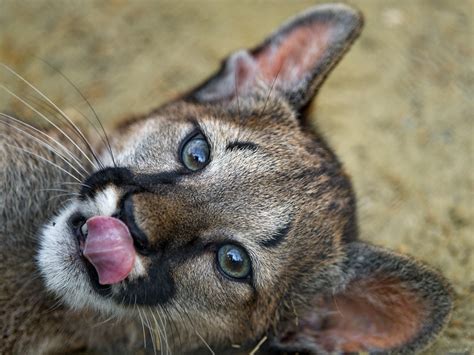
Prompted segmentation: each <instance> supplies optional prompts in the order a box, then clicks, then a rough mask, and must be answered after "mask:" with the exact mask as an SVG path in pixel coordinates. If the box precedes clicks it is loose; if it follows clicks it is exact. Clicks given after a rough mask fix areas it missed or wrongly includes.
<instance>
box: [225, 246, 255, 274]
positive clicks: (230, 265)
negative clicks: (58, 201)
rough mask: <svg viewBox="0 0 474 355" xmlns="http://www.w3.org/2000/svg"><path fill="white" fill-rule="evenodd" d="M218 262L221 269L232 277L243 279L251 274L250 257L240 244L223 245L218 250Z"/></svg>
mask: <svg viewBox="0 0 474 355" xmlns="http://www.w3.org/2000/svg"><path fill="white" fill-rule="evenodd" d="M218 263H219V267H220V269H221V271H222V272H223V273H224V274H226V275H227V276H230V277H232V278H236V279H243V278H246V277H247V276H248V275H249V274H250V258H249V256H248V254H247V252H246V251H245V250H244V249H243V248H241V247H239V246H236V245H232V244H228V245H224V246H222V247H221V248H220V249H219V251H218Z"/></svg>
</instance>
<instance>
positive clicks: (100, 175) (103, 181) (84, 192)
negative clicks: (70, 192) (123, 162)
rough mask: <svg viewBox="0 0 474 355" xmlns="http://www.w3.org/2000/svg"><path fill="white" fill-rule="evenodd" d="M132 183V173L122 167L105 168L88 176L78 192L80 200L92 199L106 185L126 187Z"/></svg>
mask: <svg viewBox="0 0 474 355" xmlns="http://www.w3.org/2000/svg"><path fill="white" fill-rule="evenodd" d="M132 181H133V173H132V172H131V171H130V170H129V169H127V168H123V167H116V168H105V169H102V170H99V171H97V172H95V173H94V174H92V175H90V176H89V177H88V178H87V179H86V180H85V181H84V183H83V185H82V188H81V191H80V192H79V193H80V195H81V198H83V199H84V198H86V197H93V196H94V193H96V192H97V191H99V190H102V189H104V188H105V187H106V186H107V185H111V184H113V185H115V186H127V185H130V184H131V183H132Z"/></svg>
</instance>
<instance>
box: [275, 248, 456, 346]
mask: <svg viewBox="0 0 474 355" xmlns="http://www.w3.org/2000/svg"><path fill="white" fill-rule="evenodd" d="M344 276H345V281H344V284H343V285H341V286H342V287H341V289H340V290H339V291H336V292H334V293H331V294H324V295H315V296H314V297H313V298H311V299H308V300H307V306H308V308H307V309H306V310H305V311H303V313H302V314H298V318H297V319H293V320H291V321H286V322H285V324H281V325H280V327H279V331H278V332H277V334H276V335H275V337H274V338H273V339H272V341H271V342H270V344H269V345H270V351H271V352H295V351H296V352H310V353H313V352H314V353H325V352H330V353H332V352H337V353H339V352H343V353H346V352H360V351H364V352H379V351H383V352H385V351H387V352H391V351H393V352H396V353H398V352H402V353H412V352H414V351H416V350H420V349H422V348H424V347H426V346H427V344H429V342H430V341H432V340H433V339H434V338H435V337H436V335H438V334H439V333H440V332H441V330H442V329H443V327H444V325H445V324H446V322H447V320H448V318H449V315H450V313H451V308H452V300H451V294H450V286H449V285H448V283H447V282H446V280H445V279H444V278H443V277H442V276H441V275H439V274H438V273H436V272H435V271H433V270H432V269H430V268H428V267H427V266H426V265H424V264H422V263H420V262H417V261H415V260H414V259H411V258H409V257H406V256H402V255H398V254H395V253H393V252H390V251H387V250H384V249H381V248H377V247H374V246H371V245H368V244H364V243H359V242H356V243H351V244H349V245H348V251H347V259H346V262H345V275H344Z"/></svg>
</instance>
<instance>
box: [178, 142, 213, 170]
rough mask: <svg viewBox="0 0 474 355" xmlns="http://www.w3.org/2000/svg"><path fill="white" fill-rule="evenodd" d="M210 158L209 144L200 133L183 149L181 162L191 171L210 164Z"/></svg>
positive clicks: (186, 143) (185, 144)
mask: <svg viewBox="0 0 474 355" xmlns="http://www.w3.org/2000/svg"><path fill="white" fill-rule="evenodd" d="M209 158H210V148H209V144H208V143H207V141H206V139H205V138H204V136H203V135H202V134H200V133H198V134H196V135H194V136H192V137H191V138H189V139H188V140H187V141H186V142H185V143H184V145H183V147H182V149H181V162H182V163H183V165H184V166H185V167H186V168H187V169H189V170H191V171H198V170H201V169H202V168H204V167H205V166H206V165H207V163H208V162H209Z"/></svg>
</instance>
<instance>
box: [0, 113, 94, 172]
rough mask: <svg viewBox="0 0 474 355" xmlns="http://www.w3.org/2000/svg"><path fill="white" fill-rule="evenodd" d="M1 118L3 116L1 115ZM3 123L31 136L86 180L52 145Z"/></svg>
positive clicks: (25, 133) (12, 126)
mask: <svg viewBox="0 0 474 355" xmlns="http://www.w3.org/2000/svg"><path fill="white" fill-rule="evenodd" d="M0 116H1V114H0ZM0 122H1V123H3V124H6V125H8V126H9V127H11V128H14V129H16V130H17V131H19V132H21V133H22V134H24V135H26V136H29V137H31V138H32V139H33V140H34V141H36V142H37V143H38V144H40V145H42V146H44V147H45V148H46V149H48V150H49V151H50V152H52V153H53V154H55V155H56V156H57V157H59V158H60V159H61V160H63V161H64V162H65V163H66V164H67V165H69V167H70V168H71V169H72V170H74V171H75V172H76V173H77V174H78V175H79V176H80V177H81V178H83V179H85V178H86V176H85V175H84V174H83V173H81V172H80V171H79V170H77V168H76V167H75V166H74V165H73V164H72V163H71V161H70V160H68V159H67V158H66V157H64V156H63V155H62V154H60V153H59V152H58V151H57V150H56V149H55V148H53V147H52V146H51V145H50V144H48V143H47V142H45V141H43V140H41V139H39V138H38V137H36V136H34V135H32V134H30V133H28V132H26V131H25V130H22V129H20V128H18V127H15V126H14V125H11V124H9V123H8V122H4V121H0Z"/></svg>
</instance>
